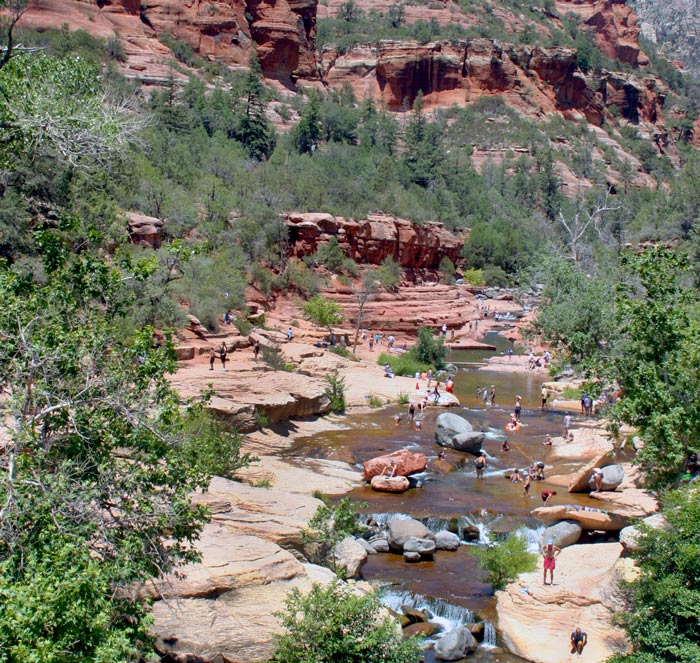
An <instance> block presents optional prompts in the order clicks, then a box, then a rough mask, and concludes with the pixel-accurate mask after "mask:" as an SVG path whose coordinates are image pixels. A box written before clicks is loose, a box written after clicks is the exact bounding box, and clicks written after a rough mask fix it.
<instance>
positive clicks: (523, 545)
mask: <svg viewBox="0 0 700 663" xmlns="http://www.w3.org/2000/svg"><path fill="white" fill-rule="evenodd" d="M475 552H476V555H477V557H478V558H479V561H480V563H481V566H482V568H483V569H484V570H485V571H486V572H487V578H488V581H489V582H490V583H491V585H492V586H493V589H494V590H498V589H503V588H504V587H505V586H506V585H507V584H508V583H509V582H512V581H513V580H515V579H516V578H517V577H518V574H519V573H525V572H527V571H534V570H535V567H536V566H537V555H533V554H532V553H530V552H528V551H527V542H526V541H525V539H522V538H520V537H519V536H516V535H515V534H510V535H509V536H508V538H507V539H506V540H505V541H503V542H501V543H497V544H496V545H494V546H489V547H487V548H479V549H477V550H476V551H475Z"/></svg>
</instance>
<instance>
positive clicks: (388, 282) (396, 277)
mask: <svg viewBox="0 0 700 663" xmlns="http://www.w3.org/2000/svg"><path fill="white" fill-rule="evenodd" d="M376 275H377V279H378V280H379V282H380V283H381V284H382V286H383V287H384V288H386V289H387V290H396V289H397V288H398V287H399V286H400V285H401V280H402V279H403V272H402V271H401V267H400V266H399V264H398V263H397V262H395V261H394V260H392V259H391V258H389V257H387V258H385V259H384V262H382V264H381V265H380V266H379V269H377V272H376Z"/></svg>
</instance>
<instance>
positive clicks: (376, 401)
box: [367, 394, 384, 407]
mask: <svg viewBox="0 0 700 663" xmlns="http://www.w3.org/2000/svg"><path fill="white" fill-rule="evenodd" d="M367 405H369V406H370V407H381V406H382V405H384V403H382V399H381V398H379V396H377V395H376V394H370V395H369V396H367Z"/></svg>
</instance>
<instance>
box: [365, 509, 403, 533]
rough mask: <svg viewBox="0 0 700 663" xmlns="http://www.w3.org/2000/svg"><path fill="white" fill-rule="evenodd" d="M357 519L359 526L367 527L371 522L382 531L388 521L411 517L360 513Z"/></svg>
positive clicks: (396, 514) (393, 514) (398, 514)
mask: <svg viewBox="0 0 700 663" xmlns="http://www.w3.org/2000/svg"><path fill="white" fill-rule="evenodd" d="M357 518H358V522H359V523H360V524H361V525H367V524H368V523H369V522H371V521H372V520H373V521H374V522H375V523H376V524H377V525H378V526H379V527H381V528H382V529H384V528H385V527H386V526H387V522H388V521H389V520H392V519H394V520H408V519H410V518H413V516H409V515H408V514H407V513H361V514H360V515H359V516H358V517H357Z"/></svg>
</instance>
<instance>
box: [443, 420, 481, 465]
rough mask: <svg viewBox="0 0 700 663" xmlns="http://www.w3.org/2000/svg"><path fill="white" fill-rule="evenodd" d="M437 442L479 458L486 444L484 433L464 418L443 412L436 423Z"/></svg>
mask: <svg viewBox="0 0 700 663" xmlns="http://www.w3.org/2000/svg"><path fill="white" fill-rule="evenodd" d="M435 442H437V444H439V445H440V446H442V447H448V448H450V449H454V450H455V451H464V452H466V453H470V454H472V455H474V456H478V455H479V454H480V453H481V448H482V445H483V443H484V433H482V432H481V431H476V430H474V427H473V426H472V425H471V424H470V423H469V422H468V421H467V420H466V419H465V418H464V417H460V416H459V415H458V414H453V413H452V412H443V413H442V414H439V415H438V417H437V419H436V421H435Z"/></svg>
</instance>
